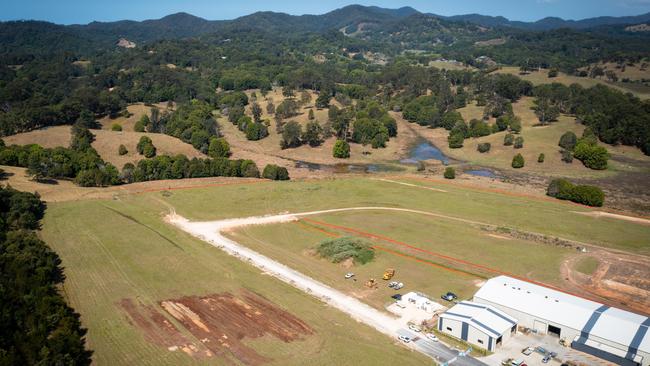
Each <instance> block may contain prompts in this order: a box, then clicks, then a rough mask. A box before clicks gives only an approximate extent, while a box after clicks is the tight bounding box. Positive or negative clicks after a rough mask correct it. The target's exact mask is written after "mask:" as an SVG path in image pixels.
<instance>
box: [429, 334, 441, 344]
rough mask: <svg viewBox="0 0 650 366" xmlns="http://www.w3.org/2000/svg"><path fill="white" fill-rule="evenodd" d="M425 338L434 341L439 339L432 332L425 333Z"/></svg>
mask: <svg viewBox="0 0 650 366" xmlns="http://www.w3.org/2000/svg"><path fill="white" fill-rule="evenodd" d="M427 338H429V339H430V340H432V341H434V342H438V340H439V339H438V337H436V335H435V334H433V333H427Z"/></svg>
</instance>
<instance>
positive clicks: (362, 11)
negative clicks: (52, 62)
mask: <svg viewBox="0 0 650 366" xmlns="http://www.w3.org/2000/svg"><path fill="white" fill-rule="evenodd" d="M406 18H410V19H414V20H417V19H422V18H425V19H438V20H439V21H441V22H444V23H445V24H450V23H458V24H464V25H465V26H470V27H471V25H479V26H482V27H489V28H505V30H503V32H508V30H507V29H508V28H510V29H511V30H513V29H522V30H534V31H548V30H553V29H558V28H570V29H591V28H597V27H603V26H613V25H634V24H641V23H645V22H650V13H648V14H643V15H639V16H628V17H598V18H590V19H583V20H579V21H574V20H563V19H560V18H550V17H549V18H544V19H541V20H538V21H536V22H520V21H511V20H508V19H506V18H504V17H493V16H485V15H480V14H466V15H456V16H448V17H446V16H441V15H436V14H424V13H420V12H419V11H417V10H415V9H413V8H411V7H403V8H399V9H386V8H380V7H375V6H362V5H349V6H346V7H343V8H340V9H336V10H333V11H330V12H328V13H325V14H320V15H289V14H284V13H276V12H270V11H263V12H256V13H253V14H250V15H246V16H242V17H239V18H236V19H232V20H206V19H204V18H201V17H199V16H195V15H191V14H187V13H176V14H171V15H168V16H165V17H163V18H161V19H151V20H144V21H132V20H121V21H116V22H92V23H89V24H84V25H70V26H62V25H55V24H51V23H46V22H34V21H20V22H5V23H0V32H1V33H0V36H2V38H1V40H2V43H3V45H6V44H7V38H10V35H8V32H9V31H10V32H11V33H13V34H14V35H15V36H16V37H15V38H20V39H23V40H25V39H27V40H29V39H39V40H43V41H44V42H43V46H46V48H47V44H48V42H46V41H47V40H48V38H54V37H59V38H61V37H63V38H66V37H78V38H79V39H81V40H82V41H84V42H88V41H94V42H96V43H97V44H100V45H104V46H106V45H114V44H115V43H116V42H117V40H118V39H119V38H126V39H128V40H130V41H133V42H136V43H141V42H151V41H155V40H161V39H180V38H190V37H197V36H201V35H204V34H210V33H219V32H230V31H246V30H251V29H255V30H262V31H291V32H323V31H327V30H331V29H336V30H345V31H346V33H347V34H355V33H356V32H357V31H364V32H368V31H377V32H382V30H383V29H384V28H386V27H390V26H392V25H394V24H395V23H398V22H400V21H402V20H404V19H406ZM458 27H460V25H457V26H456V27H455V28H458ZM622 29H624V27H623V28H622ZM360 33H363V32H360ZM49 44H51V42H50V43H49ZM83 46H86V44H82V45H80V46H78V47H77V48H80V49H83Z"/></svg>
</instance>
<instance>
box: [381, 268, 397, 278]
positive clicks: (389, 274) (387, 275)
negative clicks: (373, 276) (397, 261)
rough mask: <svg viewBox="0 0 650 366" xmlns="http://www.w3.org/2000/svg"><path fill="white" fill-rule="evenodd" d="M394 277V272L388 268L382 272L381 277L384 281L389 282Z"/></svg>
mask: <svg viewBox="0 0 650 366" xmlns="http://www.w3.org/2000/svg"><path fill="white" fill-rule="evenodd" d="M394 275H395V270H394V269H393V268H388V269H387V270H386V271H385V272H384V276H383V277H382V278H383V279H384V280H386V281H388V280H390V279H391V278H393V276H394Z"/></svg>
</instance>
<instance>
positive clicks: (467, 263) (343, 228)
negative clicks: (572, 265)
mask: <svg viewBox="0 0 650 366" xmlns="http://www.w3.org/2000/svg"><path fill="white" fill-rule="evenodd" d="M303 220H305V221H308V222H311V223H313V224H317V225H322V226H326V227H331V228H334V229H337V230H341V231H346V232H350V233H354V234H357V235H361V236H365V237H367V238H371V239H377V240H382V241H386V242H389V243H392V244H396V245H399V246H403V247H406V248H410V249H413V250H415V251H418V252H421V253H426V254H429V255H432V256H435V257H439V258H443V259H446V260H449V261H452V262H456V263H461V264H464V265H467V266H470V267H474V268H479V269H483V270H485V271H488V272H492V273H495V274H499V275H504V276H508V277H512V278H516V279H518V280H522V281H526V282H530V283H532V284H535V285H538V286H543V287H546V288H550V289H553V290H556V291H559V292H564V293H565V294H569V295H572V296H576V297H581V298H583V299H587V300H591V301H595V302H600V300H596V299H594V298H589V297H586V296H583V295H578V294H575V293H572V292H569V291H567V290H564V289H561V288H559V287H556V286H552V285H548V284H545V283H542V282H538V281H535V280H532V279H530V278H526V277H522V276H518V275H515V274H512V273H509V272H505V271H501V270H498V269H495V268H490V267H487V266H484V265H481V264H477V263H472V262H468V261H466V260H463V259H458V258H454V257H450V256H448V255H444V254H440V253H436V252H431V251H428V250H425V249H422V248H418V247H415V246H413V245H410V244H407V243H404V242H401V241H398V240H395V239H391V238H387V237H385V236H381V235H376V234H372V233H367V232H364V231H361V230H356V229H352V228H349V227H345V226H340V225H335V224H329V223H326V222H321V221H316V220H312V219H307V218H303Z"/></svg>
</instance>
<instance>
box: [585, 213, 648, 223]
mask: <svg viewBox="0 0 650 366" xmlns="http://www.w3.org/2000/svg"><path fill="white" fill-rule="evenodd" d="M573 212H574V213H576V214H578V215H585V216H591V217H596V218H599V217H608V218H612V219H617V220H625V221H630V222H635V223H637V224H641V225H650V220H648V219H645V218H641V217H635V216H626V215H619V214H613V213H611V212H603V211H589V212H578V211H573Z"/></svg>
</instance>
